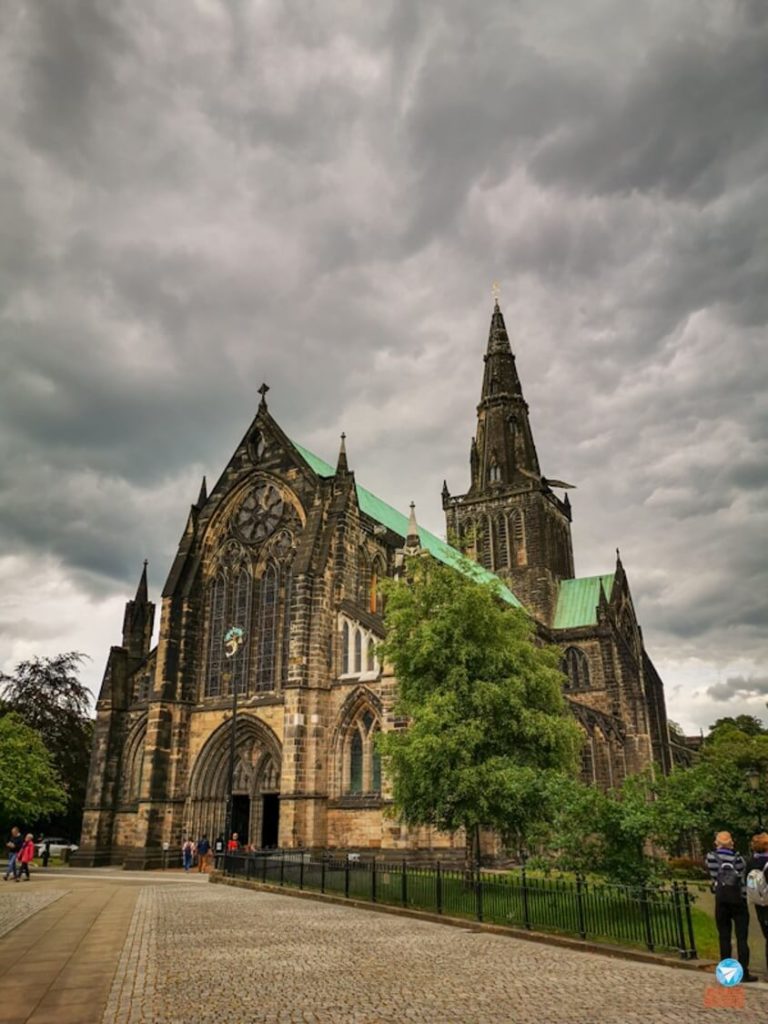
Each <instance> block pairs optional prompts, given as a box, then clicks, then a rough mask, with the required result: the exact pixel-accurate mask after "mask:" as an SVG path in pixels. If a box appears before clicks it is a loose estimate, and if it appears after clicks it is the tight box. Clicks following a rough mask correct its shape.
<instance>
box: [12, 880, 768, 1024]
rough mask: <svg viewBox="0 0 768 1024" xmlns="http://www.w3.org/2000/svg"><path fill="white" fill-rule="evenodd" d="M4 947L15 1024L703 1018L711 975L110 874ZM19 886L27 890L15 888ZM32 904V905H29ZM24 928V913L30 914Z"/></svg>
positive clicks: (682, 1021) (733, 1013) (757, 1001)
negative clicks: (22, 1023)
mask: <svg viewBox="0 0 768 1024" xmlns="http://www.w3.org/2000/svg"><path fill="white" fill-rule="evenodd" d="M81 874H83V875H85V876H86V877H85V878H77V877H75V876H74V873H73V875H71V876H67V875H60V876H56V877H49V878H47V879H45V880H42V879H40V878H39V877H38V878H36V879H33V881H32V882H31V883H29V888H28V892H27V893H25V892H24V888H25V886H26V885H27V883H21V884H19V885H15V886H11V887H6V889H2V888H0V916H1V915H2V914H3V913H4V912H5V911H6V909H7V907H8V906H9V904H10V903H11V902H12V901H13V900H18V899H22V898H25V897H26V898H27V899H28V898H29V897H30V896H31V894H32V892H33V889H34V887H35V886H37V887H39V890H40V892H41V893H43V892H44V893H46V895H48V896H50V895H51V894H52V893H54V892H55V893H57V894H58V895H57V896H56V897H55V898H54V899H53V902H50V903H48V905H46V906H42V907H41V908H40V909H37V910H36V912H35V910H31V911H30V913H31V915H32V916H30V917H28V918H27V920H25V921H22V922H21V923H17V924H16V926H15V927H14V928H13V930H12V931H11V932H9V933H8V934H6V935H5V936H4V937H3V938H0V1022H2V1024H11V1022H13V1024H21V1022H25V1024H27V1022H28V1024H150V1022H151V1024H177V1022H178V1024H182V1022H183V1024H190V1022H198V1021H199V1022H216V1024H221V1021H223V1020H226V1021H228V1022H229V1021H231V1022H236V1024H246V1022H247V1024H251V1022H264V1024H266V1022H269V1024H298V1022H301V1024H385V1022H386V1024H395V1022H397V1024H402V1022H414V1024H420V1022H425V1024H454V1022H455V1024H459V1022H461V1024H491V1022H492V1024H503V1022H507V1021H509V1022H513V1021H514V1022H515V1024H529V1022H531V1024H533V1022H535V1024H550V1022H551V1024H596V1022H598V1021H599V1022H601V1024H640V1022H642V1024H648V1022H649V1021H650V1022H653V1024H689V1022H698V1021H701V1022H703V1024H709V1022H716V1021H717V1022H721V1021H723V1020H729V1021H731V1020H738V1019H741V1017H743V1019H744V1020H764V1019H768V985H764V984H761V985H757V986H745V987H744V992H745V997H746V998H745V1002H746V1005H745V1008H744V1009H743V1010H736V1009H733V1010H727V1011H726V1012H725V1013H724V1012H723V1010H707V1009H704V999H705V992H706V990H707V987H708V986H709V985H711V984H712V978H711V976H707V975H704V974H699V973H696V972H690V971H684V970H675V969H673V968H667V967H658V966H656V965H652V964H643V963H633V962H629V961H624V960H614V959H610V958H608V957H605V956H599V955H593V954H586V953H582V952H578V951H575V950H568V949H559V948H555V947H550V946H543V945H538V944H535V943H530V942H525V941H523V940H519V939H510V938H506V937H502V936H497V935H490V934H484V933H478V932H472V931H468V930H466V931H465V930H464V929H460V928H450V927H445V926H441V925H438V924H432V923H431V922H426V921H418V920H413V919H410V918H402V917H396V916H390V915H384V914H376V913H373V912H370V911H366V910H357V909H352V908H347V907H338V906H328V905H325V904H321V903H317V902H314V901H309V900H300V899H296V898H292V897H289V896H282V895H275V894H271V893H253V892H245V891H243V890H239V889H232V888H229V887H227V886H219V885H215V886H214V885H208V884H207V883H206V882H205V881H204V880H200V881H199V882H198V880H197V879H196V878H192V879H184V880H183V881H180V880H179V876H171V877H166V879H165V880H163V879H162V877H161V876H159V875H153V876H147V875H139V876H138V877H131V876H126V875H119V874H117V875H115V873H114V872H112V873H107V872H102V873H99V872H94V873H93V874H92V875H91V876H89V875H88V874H87V873H86V872H81ZM7 888H10V889H11V891H10V892H8V891H7ZM17 909H18V908H17ZM17 921H18V918H17Z"/></svg>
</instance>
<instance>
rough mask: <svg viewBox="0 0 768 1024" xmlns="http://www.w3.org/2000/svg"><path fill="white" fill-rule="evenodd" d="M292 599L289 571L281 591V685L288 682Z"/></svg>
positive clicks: (291, 574) (287, 570)
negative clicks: (282, 602)
mask: <svg viewBox="0 0 768 1024" xmlns="http://www.w3.org/2000/svg"><path fill="white" fill-rule="evenodd" d="M292 598H293V573H292V572H291V570H290V569H286V572H285V587H284V590H283V601H284V602H285V604H284V605H283V638H282V654H281V655H280V678H281V679H282V685H283V686H285V684H286V683H287V682H288V670H289V669H290V657H291V600H292Z"/></svg>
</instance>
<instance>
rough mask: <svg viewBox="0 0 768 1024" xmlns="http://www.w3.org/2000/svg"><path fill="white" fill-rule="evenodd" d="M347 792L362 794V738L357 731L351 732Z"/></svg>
mask: <svg viewBox="0 0 768 1024" xmlns="http://www.w3.org/2000/svg"><path fill="white" fill-rule="evenodd" d="M349 792H350V793H362V792H363V737H362V736H361V735H360V730H359V729H355V730H354V731H353V733H352V742H351V743H350V745H349Z"/></svg>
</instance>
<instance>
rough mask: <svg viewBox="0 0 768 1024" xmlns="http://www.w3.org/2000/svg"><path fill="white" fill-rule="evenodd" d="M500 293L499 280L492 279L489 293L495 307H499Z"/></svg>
mask: <svg viewBox="0 0 768 1024" xmlns="http://www.w3.org/2000/svg"><path fill="white" fill-rule="evenodd" d="M500 294H501V288H499V282H498V281H494V282H493V284H492V285H491V295H492V296H493V305H494V306H495V308H496V309H498V308H499V295H500Z"/></svg>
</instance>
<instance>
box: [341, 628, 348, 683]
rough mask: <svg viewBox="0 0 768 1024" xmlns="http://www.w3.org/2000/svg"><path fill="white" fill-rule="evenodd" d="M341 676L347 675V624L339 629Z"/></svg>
mask: <svg viewBox="0 0 768 1024" xmlns="http://www.w3.org/2000/svg"><path fill="white" fill-rule="evenodd" d="M341 674H342V675H343V676H348V675H349V623H348V622H345V623H344V625H343V626H342V627H341Z"/></svg>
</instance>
